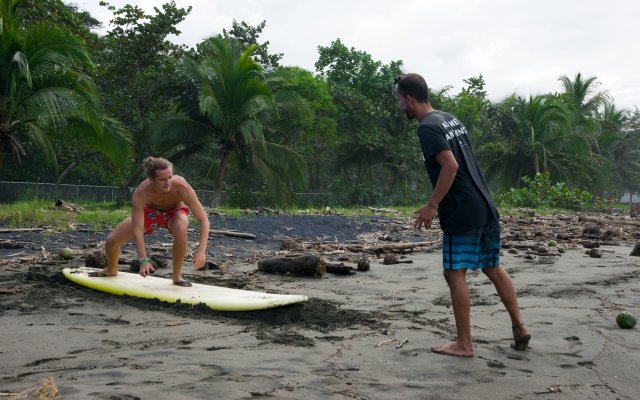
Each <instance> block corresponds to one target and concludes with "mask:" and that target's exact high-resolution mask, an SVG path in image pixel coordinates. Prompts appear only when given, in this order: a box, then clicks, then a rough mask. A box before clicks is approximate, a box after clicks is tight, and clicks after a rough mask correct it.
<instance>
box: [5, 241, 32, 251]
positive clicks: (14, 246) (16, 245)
mask: <svg viewBox="0 0 640 400" xmlns="http://www.w3.org/2000/svg"><path fill="white" fill-rule="evenodd" d="M26 248H27V243H20V242H14V241H13V240H0V249H26Z"/></svg>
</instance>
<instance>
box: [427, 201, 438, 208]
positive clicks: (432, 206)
mask: <svg viewBox="0 0 640 400" xmlns="http://www.w3.org/2000/svg"><path fill="white" fill-rule="evenodd" d="M427 205H428V206H429V207H431V208H433V209H434V210H437V209H438V207H437V206H434V205H433V204H431V202H428V203H427Z"/></svg>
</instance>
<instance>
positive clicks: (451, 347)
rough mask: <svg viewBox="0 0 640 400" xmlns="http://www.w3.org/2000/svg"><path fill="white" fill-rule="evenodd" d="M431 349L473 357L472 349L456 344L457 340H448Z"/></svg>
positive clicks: (452, 354)
mask: <svg viewBox="0 0 640 400" xmlns="http://www.w3.org/2000/svg"><path fill="white" fill-rule="evenodd" d="M431 351H433V352H434V353H438V354H445V355H448V356H457V357H473V349H471V350H467V349H465V348H463V347H462V346H461V345H460V344H458V342H450V343H447V344H443V345H440V346H433V347H432V348H431Z"/></svg>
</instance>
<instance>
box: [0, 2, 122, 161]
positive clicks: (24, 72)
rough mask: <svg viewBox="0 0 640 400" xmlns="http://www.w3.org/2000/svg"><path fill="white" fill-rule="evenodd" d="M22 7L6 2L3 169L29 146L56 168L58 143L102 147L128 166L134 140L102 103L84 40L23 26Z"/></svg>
mask: <svg viewBox="0 0 640 400" xmlns="http://www.w3.org/2000/svg"><path fill="white" fill-rule="evenodd" d="M20 5H21V1H15V0H2V1H0V24H1V25H2V26H1V27H0V82H2V85H0V88H1V89H0V98H1V99H2V101H0V166H2V163H3V161H5V160H6V159H7V157H9V158H11V156H13V159H15V160H17V161H18V163H19V162H20V161H21V159H22V158H23V157H24V156H25V155H26V151H25V143H27V142H31V143H32V144H33V145H34V148H35V149H37V150H39V152H40V154H42V155H44V158H45V159H46V160H47V161H48V162H50V163H51V164H52V165H54V166H56V164H57V154H56V148H55V146H54V144H55V142H58V141H69V142H75V144H76V145H82V144H84V145H87V146H91V147H93V148H97V149H98V150H100V152H102V154H104V155H105V156H106V157H107V158H109V160H110V161H112V162H114V163H122V162H123V160H126V155H127V151H128V146H129V144H130V138H129V136H128V134H127V133H126V132H125V131H124V130H123V129H122V127H121V126H120V125H119V124H118V123H117V122H116V121H112V120H110V119H109V118H108V117H107V116H106V114H105V113H104V112H103V110H102V108H101V107H100V105H99V101H98V93H97V90H96V87H95V85H94V82H93V80H92V79H91V77H90V75H89V72H90V71H91V70H92V69H93V67H94V65H93V62H92V60H91V57H90V56H89V53H88V51H87V48H86V46H85V44H84V42H83V41H82V39H80V38H79V37H77V36H75V35H74V34H71V33H70V32H69V31H68V30H67V29H66V28H61V27H58V26H50V25H49V24H48V23H45V22H39V23H34V24H30V25H26V24H22V21H21V20H20V19H19V16H18V14H16V10H17V9H19V8H18V7H19V6H20Z"/></svg>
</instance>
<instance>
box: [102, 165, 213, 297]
mask: <svg viewBox="0 0 640 400" xmlns="http://www.w3.org/2000/svg"><path fill="white" fill-rule="evenodd" d="M142 168H143V169H144V172H145V173H146V175H147V179H145V180H144V181H143V182H142V183H141V184H140V185H138V187H137V188H136V190H135V191H134V192H133V197H132V199H131V202H132V206H133V210H132V212H131V217H129V218H127V219H125V220H124V221H122V222H121V223H120V224H118V226H117V227H116V228H115V229H114V230H113V231H112V232H111V233H110V234H109V236H107V240H106V242H105V252H106V255H107V266H106V268H104V269H103V270H100V271H97V272H94V273H92V274H91V276H114V275H117V274H118V259H119V257H120V248H121V247H122V245H123V244H124V243H126V242H128V241H130V240H131V239H133V240H134V242H135V245H136V251H137V253H138V257H139V259H140V275H142V276H143V277H146V276H148V275H149V274H151V272H153V271H155V269H154V268H153V266H152V265H151V263H150V262H149V259H148V258H147V253H146V250H145V244H144V235H149V234H151V233H153V231H154V230H155V229H157V228H160V227H166V228H167V229H168V230H169V232H171V235H172V236H173V276H172V277H173V284H174V285H178V286H191V282H189V281H187V280H184V279H182V275H181V274H180V271H181V269H182V263H183V262H184V257H185V255H186V253H187V228H188V227H189V218H188V215H189V207H191V211H192V212H193V215H194V217H195V218H196V219H197V220H198V222H199V223H200V241H199V243H198V250H197V251H196V254H195V255H194V257H193V264H195V267H196V269H200V268H202V267H203V266H204V263H205V260H206V255H205V250H206V248H207V241H208V239H209V218H208V217H207V214H206V213H205V212H204V209H203V208H202V204H200V201H199V200H198V197H197V196H196V192H195V191H194V190H193V188H192V187H191V185H189V183H188V182H187V181H186V180H185V179H184V178H182V177H181V176H178V175H173V165H172V164H171V162H169V161H168V160H165V159H164V158H154V157H147V158H146V159H145V160H144V162H143V163H142ZM184 203H187V204H188V205H189V207H187V206H186V205H185V204H184Z"/></svg>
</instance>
